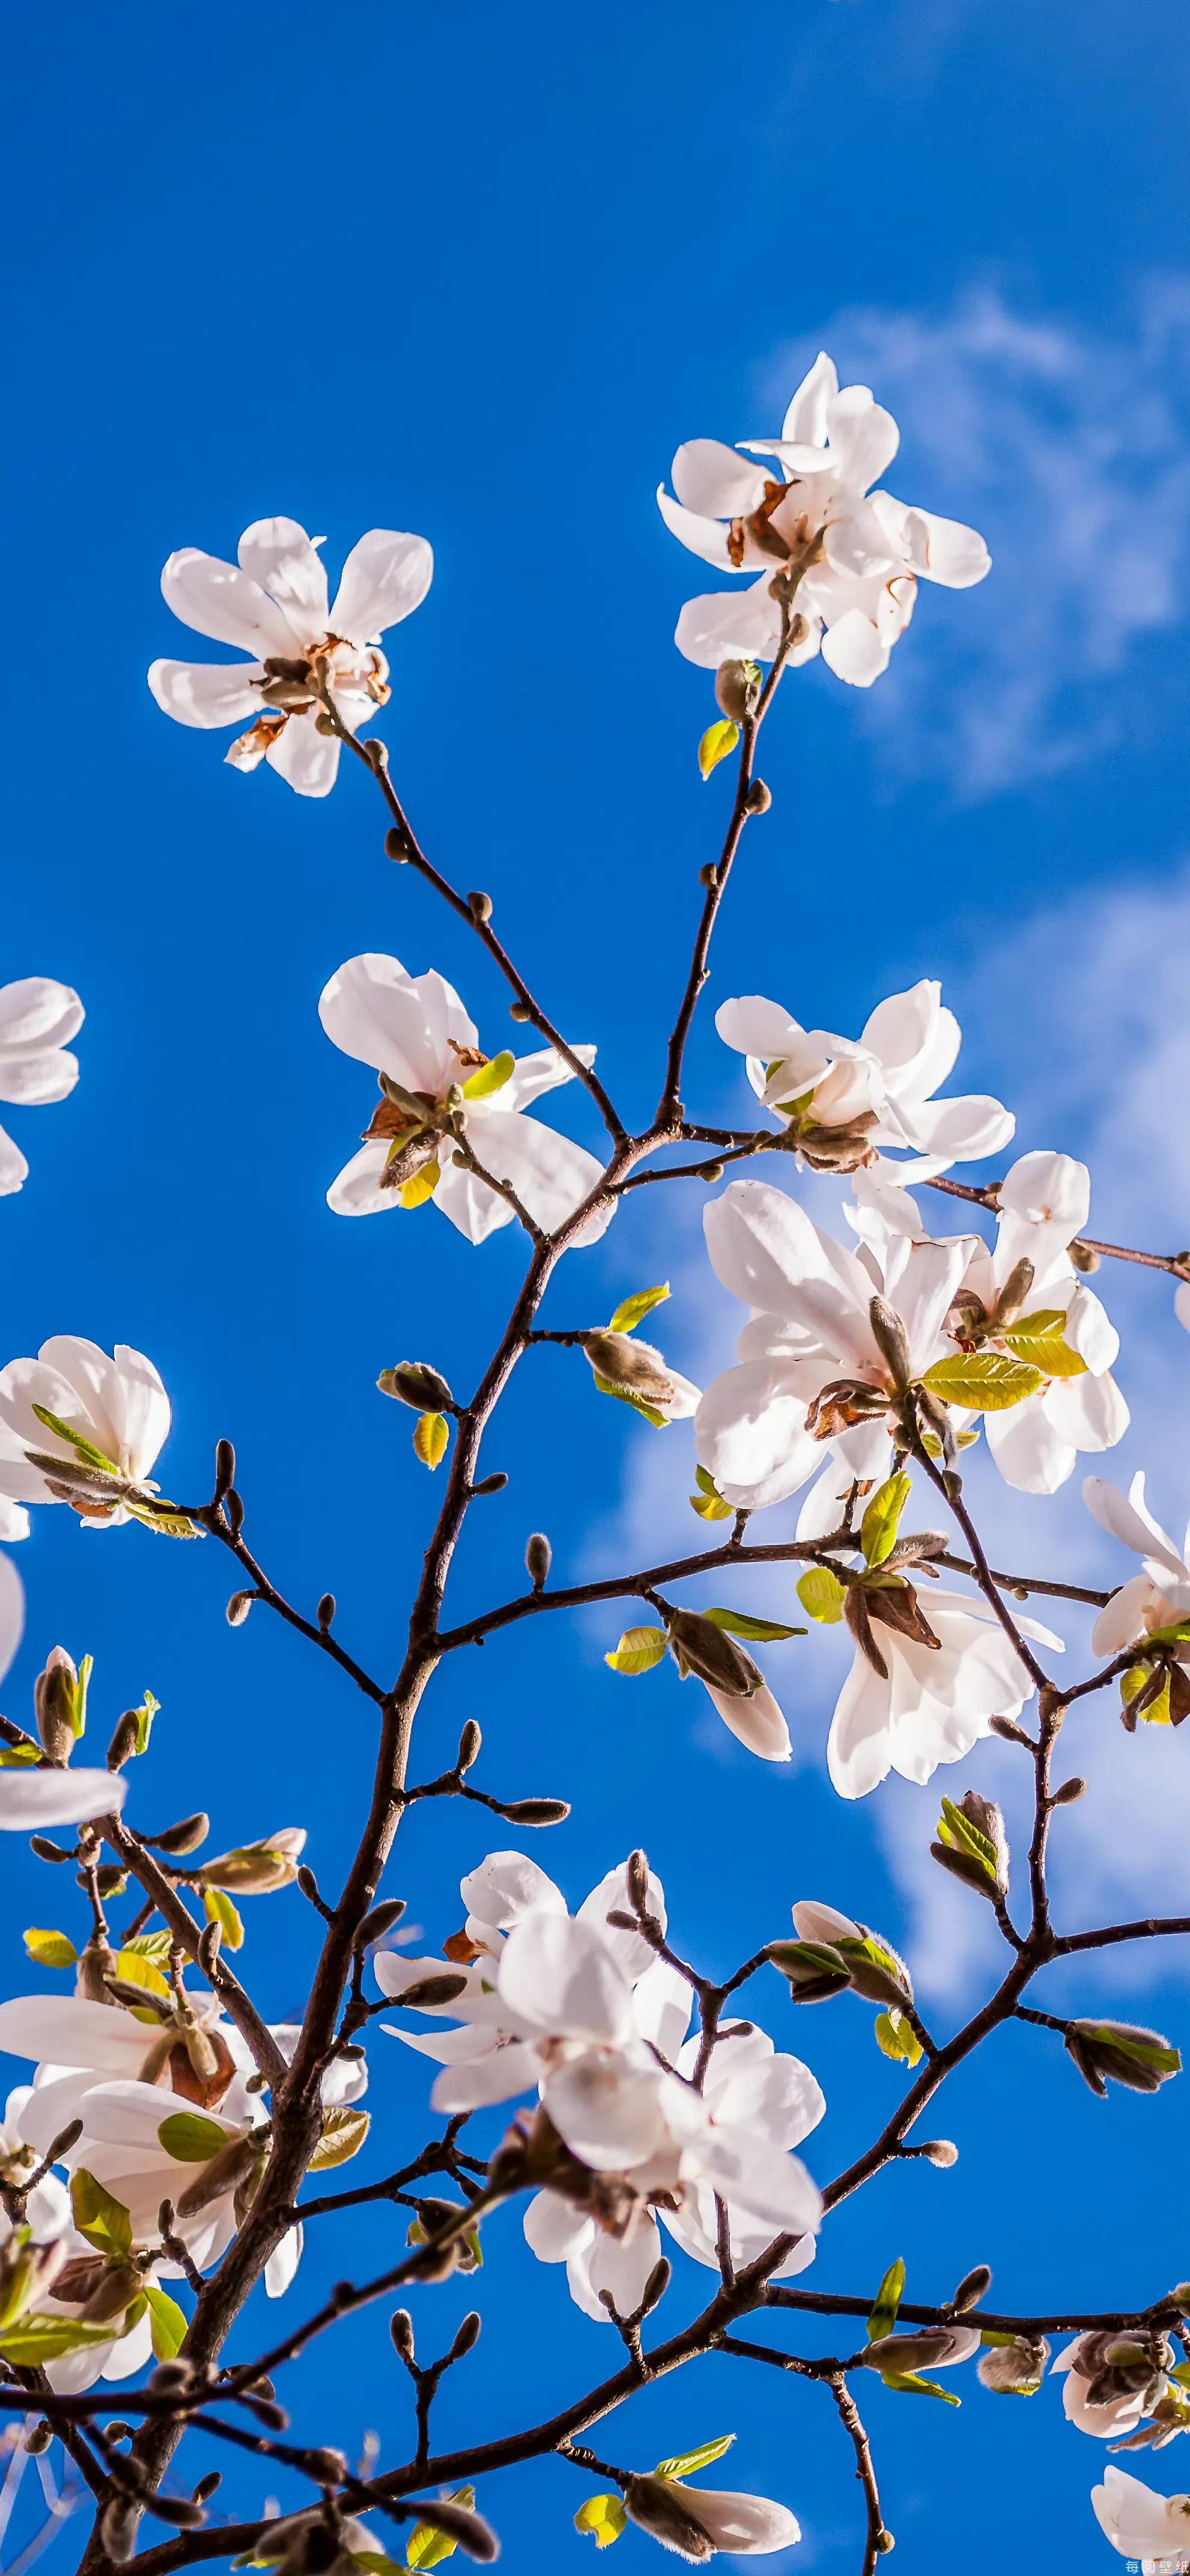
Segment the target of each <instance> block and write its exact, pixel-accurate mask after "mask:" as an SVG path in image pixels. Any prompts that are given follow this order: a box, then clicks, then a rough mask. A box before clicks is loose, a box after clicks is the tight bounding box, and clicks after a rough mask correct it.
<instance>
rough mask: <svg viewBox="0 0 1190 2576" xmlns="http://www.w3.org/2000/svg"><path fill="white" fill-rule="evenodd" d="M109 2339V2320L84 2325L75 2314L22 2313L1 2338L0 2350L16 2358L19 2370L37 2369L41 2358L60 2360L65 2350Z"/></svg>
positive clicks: (74, 2350)
mask: <svg viewBox="0 0 1190 2576" xmlns="http://www.w3.org/2000/svg"><path fill="white" fill-rule="evenodd" d="M112 2339H113V2338H112V2328H111V2326H110V2324H109V2325H104V2326H85V2325H83V2323H82V2322H81V2319H79V2318H77V2317H61V2318H59V2317H49V2316H45V2317H22V2319H21V2322H20V2324H19V2325H17V2326H10V2327H9V2328H8V2330H7V2332H6V2334H5V2335H4V2337H3V2339H2V2340H0V2354H2V2355H3V2357H4V2359H5V2361H13V2362H15V2363H16V2365H17V2368H18V2370H40V2369H41V2367H42V2364H43V2363H44V2362H47V2361H61V2359H62V2356H63V2354H64V2353H67V2352H83V2351H85V2350H86V2349H87V2348H88V2347H92V2348H93V2347H94V2346H95V2345H96V2344H100V2343H104V2344H110V2343H111V2341H112Z"/></svg>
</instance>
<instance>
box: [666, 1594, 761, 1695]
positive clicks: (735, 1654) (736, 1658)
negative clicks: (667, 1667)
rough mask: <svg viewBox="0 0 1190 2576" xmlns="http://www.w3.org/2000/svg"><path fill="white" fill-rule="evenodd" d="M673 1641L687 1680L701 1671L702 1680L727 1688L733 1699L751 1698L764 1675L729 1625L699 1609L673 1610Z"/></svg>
mask: <svg viewBox="0 0 1190 2576" xmlns="http://www.w3.org/2000/svg"><path fill="white" fill-rule="evenodd" d="M669 1642H670V1646H671V1649H672V1651H673V1654H674V1657H675V1660H676V1662H677V1666H678V1670H679V1672H680V1673H681V1675H682V1678H683V1680H684V1679H685V1677H686V1674H687V1673H697V1675H698V1678H699V1680H700V1681H702V1682H709V1683H710V1684H711V1685H712V1687H713V1688H714V1689H715V1690H722V1691H726V1692H727V1693H728V1695H729V1697H730V1698H732V1699H751V1697H752V1694H753V1691H756V1690H759V1688H760V1685H761V1682H762V1680H763V1678H764V1676H763V1674H762V1673H761V1671H760V1668H759V1666H758V1665H756V1664H754V1663H753V1661H752V1657H751V1655H746V1654H745V1653H744V1651H743V1648H742V1647H741V1646H737V1644H736V1642H735V1639H734V1637H729V1636H728V1634H727V1631H726V1629H725V1628H720V1627H717V1626H716V1623H715V1621H714V1620H713V1619H704V1618H703V1616H702V1613H701V1611H698V1610H674V1611H672V1612H671V1613H670V1620H669Z"/></svg>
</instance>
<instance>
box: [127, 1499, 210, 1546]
mask: <svg viewBox="0 0 1190 2576" xmlns="http://www.w3.org/2000/svg"><path fill="white" fill-rule="evenodd" d="M124 1509H125V1511H126V1512H128V1513H130V1514H131V1517H132V1519H133V1520H134V1521H139V1522H140V1523H141V1525H142V1527H143V1528H144V1529H147V1530H155V1531H156V1533H157V1536H158V1538H202V1537H203V1536H204V1532H203V1531H202V1530H201V1529H200V1528H199V1526H198V1523H197V1521H191V1520H187V1518H186V1514H185V1512H179V1511H176V1510H175V1509H174V1506H173V1504H172V1503H164V1502H162V1503H155V1504H153V1505H152V1506H151V1507H150V1506H149V1505H148V1504H147V1503H136V1502H134V1501H133V1500H132V1497H131V1495H130V1494H125V1496H124Z"/></svg>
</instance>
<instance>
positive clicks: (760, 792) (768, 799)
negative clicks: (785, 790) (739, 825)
mask: <svg viewBox="0 0 1190 2576" xmlns="http://www.w3.org/2000/svg"><path fill="white" fill-rule="evenodd" d="M772 801H773V794H772V789H771V788H770V787H766V785H765V783H764V780H763V778H754V779H753V781H752V784H751V786H750V788H749V790H748V793H747V795H746V797H745V799H744V811H745V813H746V814H767V813H768V810H769V807H770V805H771V804H772Z"/></svg>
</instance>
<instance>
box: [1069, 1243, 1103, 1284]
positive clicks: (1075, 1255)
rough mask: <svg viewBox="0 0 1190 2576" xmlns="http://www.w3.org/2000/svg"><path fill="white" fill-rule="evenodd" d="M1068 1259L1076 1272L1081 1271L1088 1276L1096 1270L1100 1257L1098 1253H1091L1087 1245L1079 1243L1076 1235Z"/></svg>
mask: <svg viewBox="0 0 1190 2576" xmlns="http://www.w3.org/2000/svg"><path fill="white" fill-rule="evenodd" d="M1070 1258H1071V1260H1072V1261H1073V1263H1074V1266H1075V1269H1076V1270H1081V1271H1083V1272H1084V1274H1086V1275H1088V1276H1089V1275H1090V1273H1091V1272H1092V1271H1095V1270H1098V1268H1099V1266H1100V1261H1101V1258H1102V1256H1101V1255H1100V1254H1099V1253H1098V1252H1092V1250H1091V1247H1090V1244H1089V1243H1080V1242H1079V1239H1078V1236H1077V1235H1076V1236H1075V1238H1074V1241H1073V1243H1072V1244H1071V1246H1070Z"/></svg>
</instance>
